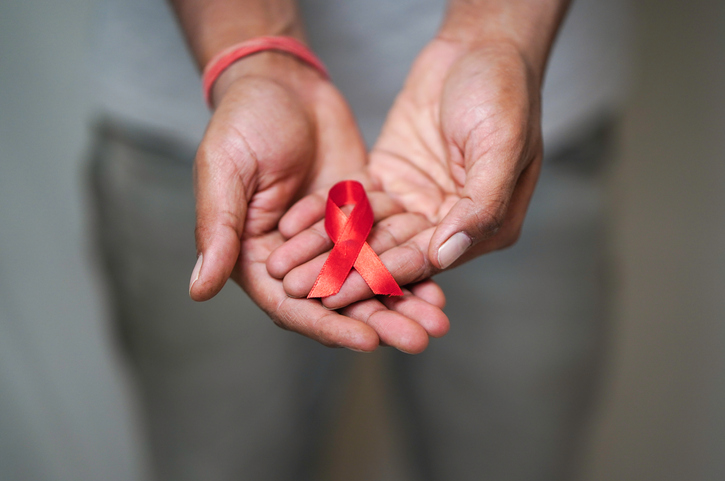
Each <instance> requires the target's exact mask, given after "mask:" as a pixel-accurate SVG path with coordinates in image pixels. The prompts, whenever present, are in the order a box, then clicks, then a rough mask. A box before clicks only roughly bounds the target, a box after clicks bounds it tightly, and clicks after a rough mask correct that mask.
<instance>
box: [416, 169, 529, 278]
mask: <svg viewBox="0 0 725 481" xmlns="http://www.w3.org/2000/svg"><path fill="white" fill-rule="evenodd" d="M481 174H482V175H476V176H471V175H470V174H469V178H468V179H467V181H466V186H465V187H464V189H463V192H462V194H463V195H462V196H461V198H460V199H459V200H458V201H457V202H456V203H455V204H454V205H453V207H452V208H451V210H450V211H448V213H447V214H446V216H445V217H444V218H443V220H442V221H441V222H440V223H439V224H438V226H437V228H436V230H435V232H434V233H433V236H432V237H431V242H430V246H429V252H428V256H429V258H430V260H431V262H432V263H433V264H434V265H435V266H437V267H438V268H439V269H446V268H448V267H450V266H451V265H452V264H453V263H454V262H455V261H457V260H458V259H459V258H460V257H461V256H462V255H463V254H464V253H466V252H467V251H468V250H469V249H470V248H471V247H472V246H474V245H476V244H478V243H480V242H482V241H485V240H487V239H489V238H491V237H493V236H494V235H496V234H497V233H498V232H499V230H500V229H501V227H502V226H503V224H504V220H505V219H506V214H507V211H508V205H509V200H510V198H511V193H512V191H513V186H514V185H515V183H516V179H515V178H514V179H508V178H501V177H502V176H500V175H499V176H498V178H496V177H494V176H490V175H483V174H484V173H483V172H482V173H481Z"/></svg>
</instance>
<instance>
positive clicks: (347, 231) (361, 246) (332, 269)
mask: <svg viewBox="0 0 725 481" xmlns="http://www.w3.org/2000/svg"><path fill="white" fill-rule="evenodd" d="M351 204H355V207H354V208H353V209H352V212H351V213H350V217H347V216H346V215H345V214H344V213H343V212H342V210H340V207H343V206H345V205H351ZM373 220H374V216H373V209H372V207H371V206H370V201H369V200H368V196H367V195H366V194H365V189H364V188H363V186H362V184H360V182H356V181H354V180H345V181H342V182H338V183H337V184H335V185H334V186H333V187H332V189H330V194H329V195H328V197H327V205H326V207H325V230H326V231H327V235H329V236H330V239H332V241H333V242H334V243H335V246H334V247H333V248H332V251H331V252H330V256H329V257H328V258H327V261H325V265H323V266H322V270H321V271H320V275H319V276H317V280H316V281H315V284H314V285H313V286H312V290H311V291H310V293H309V295H308V296H307V298H312V297H327V296H332V295H334V294H337V293H338V292H340V288H341V287H342V284H343V283H344V282H345V279H347V275H348V274H349V273H350V269H352V268H353V267H355V270H356V271H358V273H359V274H360V275H361V276H362V278H363V279H365V282H367V284H368V286H370V289H372V291H373V292H374V293H375V294H377V295H389V296H402V295H403V291H401V290H400V287H399V286H398V283H397V282H395V279H393V276H392V275H391V274H390V272H389V271H388V269H386V268H385V265H384V264H383V262H382V261H381V260H380V258H379V257H378V256H377V254H375V251H373V249H372V248H371V247H370V245H368V243H367V242H365V241H366V239H367V238H368V234H370V230H371V229H372V228H373Z"/></svg>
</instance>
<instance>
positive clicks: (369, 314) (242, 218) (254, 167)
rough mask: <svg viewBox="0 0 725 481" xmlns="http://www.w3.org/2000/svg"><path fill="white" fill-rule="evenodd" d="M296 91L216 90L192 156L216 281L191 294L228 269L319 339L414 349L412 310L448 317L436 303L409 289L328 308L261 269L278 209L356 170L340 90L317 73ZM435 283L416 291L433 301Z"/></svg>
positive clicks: (361, 155) (257, 85) (258, 86)
mask: <svg viewBox="0 0 725 481" xmlns="http://www.w3.org/2000/svg"><path fill="white" fill-rule="evenodd" d="M304 92H305V93H304V95H303V97H302V98H300V96H299V94H297V93H295V92H291V91H290V89H289V88H287V87H286V86H284V85H280V84H278V83H275V82H270V81H268V80H261V79H255V78H252V79H248V80H247V79H244V80H242V81H240V82H237V83H235V85H233V86H232V87H231V88H230V89H229V91H228V92H227V93H226V94H225V96H224V98H223V102H222V103H221V105H220V106H219V108H218V109H217V111H216V113H215V115H214V118H213V120H212V122H211V123H210V125H209V128H208V130H207V133H206V135H205V139H204V142H203V143H202V145H201V147H200V150H199V155H198V156H197V162H196V177H197V205H198V219H199V222H198V228H197V230H198V232H197V238H198V239H199V244H200V250H202V251H203V252H204V255H205V258H204V264H203V266H204V267H203V269H207V271H206V272H213V271H210V269H216V284H215V283H214V280H215V279H214V276H207V279H209V280H207V281H206V284H204V283H200V285H198V286H197V285H195V286H194V288H193V291H192V295H196V297H197V298H200V299H204V298H208V297H211V296H212V295H214V294H215V293H216V291H217V290H218V289H220V288H221V285H223V279H226V277H229V276H231V277H232V278H233V279H234V280H235V281H236V282H237V283H238V284H239V285H240V286H241V287H242V288H243V289H244V290H245V291H246V292H247V293H248V294H249V295H250V297H252V299H254V300H255V302H256V303H257V304H258V305H259V306H260V307H261V308H262V309H264V310H265V311H266V312H267V313H268V314H269V315H270V317H271V318H272V319H273V320H274V321H275V322H276V323H277V324H278V325H280V326H282V327H284V328H286V329H291V330H295V331H297V332H300V333H302V334H304V335H306V336H308V337H311V338H314V339H316V340H319V341H320V342H322V343H324V344H327V345H337V346H346V347H352V348H354V349H359V350H366V351H367V350H372V349H374V348H375V347H376V346H377V345H378V343H379V342H380V341H382V342H384V343H388V344H392V345H396V346H397V347H399V348H401V349H403V350H406V351H409V352H419V351H420V350H422V349H424V348H425V346H426V344H427V339H428V334H427V333H426V331H425V329H424V328H423V327H421V324H420V323H418V322H417V319H419V318H420V317H421V316H423V317H426V318H430V319H437V320H440V322H445V323H447V320H446V319H445V316H444V315H443V314H442V312H441V311H440V309H439V307H437V306H435V305H431V304H429V303H428V302H425V301H423V300H422V299H421V298H418V297H416V296H415V295H413V294H412V293H408V295H407V296H406V297H405V298H404V299H403V300H399V301H397V302H396V303H388V306H389V307H391V308H392V309H393V310H389V309H388V307H386V306H385V305H383V304H382V303H380V302H378V301H377V300H368V301H365V302H361V303H357V304H355V305H352V306H350V307H348V308H347V309H346V310H345V311H343V312H342V313H336V312H332V311H329V310H327V309H325V308H324V307H323V306H322V305H321V304H320V302H319V301H317V300H307V299H294V298H290V297H288V296H287V294H286V293H285V291H284V288H283V285H282V281H280V280H278V279H275V278H273V277H272V276H270V275H269V274H268V272H267V268H266V261H267V258H268V257H269V255H270V253H271V252H272V251H273V250H274V249H276V248H277V247H279V246H281V245H282V244H283V243H284V241H285V240H286V238H285V236H283V234H282V232H280V229H279V228H278V224H279V221H280V218H281V217H282V215H283V213H284V212H285V211H286V210H287V209H288V207H289V206H290V205H291V204H292V203H293V202H294V201H295V200H297V199H299V198H301V197H303V196H305V195H307V194H309V193H312V192H316V191H319V190H320V189H321V188H322V187H324V186H328V185H330V184H332V183H333V182H335V181H338V180H341V179H344V178H360V179H361V180H364V177H365V176H363V175H362V170H363V166H364V161H365V150H364V146H363V144H362V141H361V140H360V137H359V134H358V133H357V129H356V127H355V124H354V122H353V120H352V117H351V114H350V112H349V110H348V108H347V106H346V104H345V102H344V101H343V100H342V98H341V96H340V95H339V93H338V92H337V91H336V90H335V89H334V88H333V87H332V86H331V85H330V84H328V83H325V82H318V83H316V84H314V85H313V86H312V87H310V86H309V85H308V88H306V89H304ZM305 96H307V97H311V98H304V97H305ZM310 106H312V107H310ZM341 159H344V161H341ZM361 176H362V178H361ZM245 208H246V209H245ZM301 218H302V219H304V215H302V216H301ZM283 230H284V229H283ZM205 243H211V246H206V245H205ZM307 248H308V247H307V246H306V245H301V246H300V249H301V251H305V250H306V249H307ZM220 280H221V282H219V281H220ZM435 289H436V288H435V287H433V288H432V287H431V286H430V285H429V286H425V288H424V289H423V290H422V291H421V292H420V294H421V295H422V296H423V297H426V296H427V297H428V299H430V300H433V301H434V303H438V304H440V302H442V301H440V300H439V299H440V298H441V296H440V295H438V293H437V292H435ZM431 292H432V297H431V295H430V294H431ZM436 299H438V300H436ZM396 311H397V312H396Z"/></svg>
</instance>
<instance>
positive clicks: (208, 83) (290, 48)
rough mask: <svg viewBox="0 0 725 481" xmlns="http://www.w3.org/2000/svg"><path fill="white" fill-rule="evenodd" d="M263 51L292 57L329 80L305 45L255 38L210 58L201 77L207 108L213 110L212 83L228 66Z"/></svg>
mask: <svg viewBox="0 0 725 481" xmlns="http://www.w3.org/2000/svg"><path fill="white" fill-rule="evenodd" d="M265 50H278V51H280V52H285V53H288V54H290V55H294V56H295V57H297V58H298V59H300V60H302V61H303V62H305V63H307V64H308V65H311V66H312V67H314V68H315V69H317V70H318V71H319V72H320V73H321V74H322V75H323V76H324V77H325V78H329V77H330V75H329V74H328V73H327V69H326V68H325V65H324V64H323V63H322V61H321V60H320V59H319V58H317V56H316V55H315V54H314V53H312V51H311V50H310V49H309V48H307V46H306V45H305V44H303V43H302V42H300V41H299V40H297V39H296V38H292V37H272V36H269V37H255V38H252V39H249V40H247V41H244V42H241V43H238V44H236V45H232V46H231V47H229V48H227V49H225V50H223V51H221V52H220V53H218V54H217V55H215V56H214V58H212V59H211V60H210V61H209V63H208V64H207V65H206V67H205V68H204V74H203V75H202V81H201V84H202V89H203V92H204V99H205V100H206V103H207V105H208V106H209V108H214V105H213V104H212V101H211V89H212V87H213V86H214V82H216V80H217V79H218V78H219V75H221V74H222V72H224V71H225V70H226V69H227V68H229V66H230V65H232V64H233V63H234V62H236V61H237V60H239V59H242V58H244V57H247V56H249V55H252V54H255V53H259V52H264V51H265Z"/></svg>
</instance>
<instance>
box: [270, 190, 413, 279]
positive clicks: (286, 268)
mask: <svg viewBox="0 0 725 481" xmlns="http://www.w3.org/2000/svg"><path fill="white" fill-rule="evenodd" d="M308 198H309V199H311V198H312V197H311V196H308ZM369 198H370V204H371V206H372V208H373V213H374V215H375V222H378V221H380V220H381V219H387V218H389V217H391V216H393V215H395V214H400V213H402V212H403V207H402V206H401V205H400V204H398V203H396V202H395V201H393V200H392V199H391V198H390V197H389V196H387V195H385V194H381V193H371V194H370V196H369ZM332 245H333V244H332V241H331V240H330V238H329V236H328V235H327V232H325V223H324V221H319V222H317V223H315V224H314V225H313V226H312V227H310V228H309V229H306V230H303V231H302V232H300V233H298V234H296V235H295V236H294V237H292V238H291V239H289V240H288V241H287V242H285V243H284V244H282V246H280V247H278V248H277V249H275V250H274V251H273V252H272V254H270V256H269V259H268V260H267V270H268V271H269V273H270V275H272V276H273V277H275V278H277V279H282V278H284V276H286V275H287V273H289V272H290V271H291V270H292V269H294V268H295V267H297V266H300V265H302V264H304V263H305V262H308V261H310V260H312V259H314V258H315V257H317V256H319V255H320V254H322V253H324V252H326V251H329V250H330V249H331V248H332Z"/></svg>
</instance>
